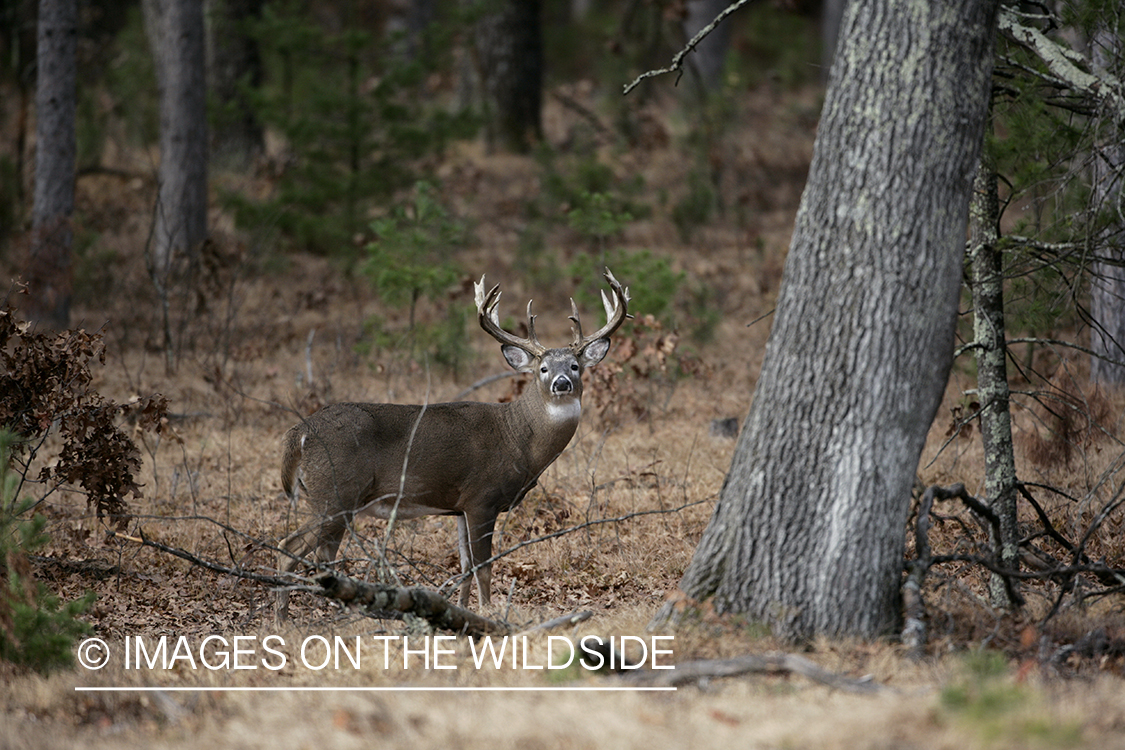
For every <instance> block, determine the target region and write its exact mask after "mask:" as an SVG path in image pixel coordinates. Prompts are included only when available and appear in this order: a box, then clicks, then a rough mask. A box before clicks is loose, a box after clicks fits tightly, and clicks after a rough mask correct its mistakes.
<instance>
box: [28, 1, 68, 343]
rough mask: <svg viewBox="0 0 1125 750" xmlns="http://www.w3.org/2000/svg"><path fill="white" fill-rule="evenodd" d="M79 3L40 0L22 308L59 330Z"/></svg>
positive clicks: (64, 303)
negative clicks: (25, 294) (26, 292)
mask: <svg viewBox="0 0 1125 750" xmlns="http://www.w3.org/2000/svg"><path fill="white" fill-rule="evenodd" d="M77 45H78V3H77V2H76V0H41V2H40V3H39V36H38V53H37V58H36V59H37V61H38V71H37V76H36V89H35V117H36V125H35V139H36V140H35V144H36V145H35V204H34V209H33V218H32V236H31V246H30V257H29V259H28V266H27V269H26V270H27V277H26V278H27V283H28V288H29V293H30V297H29V299H28V303H27V305H26V306H25V309H24V312H25V313H26V314H27V316H28V317H29V318H30V319H31V320H34V321H37V322H39V323H42V324H43V325H46V326H49V327H51V328H54V329H57V330H61V329H64V328H66V327H67V325H68V324H69V322H70V293H71V281H70V265H71V262H70V261H71V258H70V256H71V246H72V245H73V242H74V231H73V229H72V227H71V223H70V220H71V215H72V214H73V213H74V161H75V153H76V143H75V134H74V116H75V103H76V102H75V80H76V78H77V60H76V51H77Z"/></svg>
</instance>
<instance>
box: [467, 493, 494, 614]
mask: <svg viewBox="0 0 1125 750" xmlns="http://www.w3.org/2000/svg"><path fill="white" fill-rule="evenodd" d="M495 527H496V517H495V516H491V517H488V516H477V515H469V514H468V513H463V514H461V515H460V516H457V542H458V546H459V547H460V551H461V573H462V575H464V576H465V579H464V580H463V581H461V595H460V597H459V599H458V603H459V604H460V605H461V606H462V607H467V606H468V605H469V588H470V586H471V584H472V581H471V580H470V577H469V575H468V573H469V571H471V570H473V569H474V568H476V567H477V566H478V565H480V564H481V563H482V562H484V561H485V560H487V559H488V558H490V557H492V532H493V529H495ZM472 578H475V579H476V582H477V596H478V598H479V599H480V606H481V607H486V606H488V604H489V602H490V600H491V591H490V585H491V582H492V564H491V563H489V564H487V565H481V567H480V568H479V569H477V570H475V571H474V572H473V575H472Z"/></svg>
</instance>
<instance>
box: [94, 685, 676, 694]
mask: <svg viewBox="0 0 1125 750" xmlns="http://www.w3.org/2000/svg"><path fill="white" fill-rule="evenodd" d="M74 690H75V692H93V693H114V692H119V693H151V692H167V693H225V692H232V693H234V692H240V693H247V692H260V693H284V692H293V693H306V692H328V693H351V692H356V693H358V692H365V693H371V692H379V693H440V692H463V693H468V692H475V693H517V692H538V693H606V692H664V691H669V690H671V691H675V690H677V688H675V687H647V686H646V687H640V686H638V687H566V686H560V687H421V686H414V687H410V686H404V687H241V686H240V687H152V686H148V687H81V686H78V687H75V688H74Z"/></svg>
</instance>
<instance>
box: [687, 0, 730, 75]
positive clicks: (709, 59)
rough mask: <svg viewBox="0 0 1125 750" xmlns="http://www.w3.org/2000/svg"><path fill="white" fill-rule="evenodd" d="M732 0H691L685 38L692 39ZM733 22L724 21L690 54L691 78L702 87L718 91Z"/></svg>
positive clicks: (688, 65) (688, 58) (688, 61)
mask: <svg viewBox="0 0 1125 750" xmlns="http://www.w3.org/2000/svg"><path fill="white" fill-rule="evenodd" d="M730 4H731V0H689V2H687V3H686V4H685V14H684V22H683V26H684V38H685V41H686V40H687V39H691V38H692V37H694V36H695V35H696V34H698V33H699V30H700V29H702V28H703V27H704V26H706V25H707V24H709V23H711V22H712V21H714V20H715V17H716V16H718V15H719V14H720V13H722V12H723V10H725V9H726V7H727V6H728V5H730ZM730 34H731V25H730V22H729V19H728V20H726V21H723V23H721V24H719V25H718V26H716V27H715V29H714V30H713V31H712V32H711V33H710V34H708V35H707V36H705V37H704V38H703V40H702V41H701V42H700V43H699V45H698V46H696V48H695V50H694V51H693V52H692V53H691V54H690V55H688V57H687V68H688V70H689V71H690V74H691V75H690V78H691V79H692V81H693V82H695V83H696V85H697V86H698V87H699V89H700V90H702V91H704V92H710V91H715V90H716V89H718V88H719V86H720V85H721V84H722V82H723V67H724V64H725V63H726V59H727V50H728V49H730Z"/></svg>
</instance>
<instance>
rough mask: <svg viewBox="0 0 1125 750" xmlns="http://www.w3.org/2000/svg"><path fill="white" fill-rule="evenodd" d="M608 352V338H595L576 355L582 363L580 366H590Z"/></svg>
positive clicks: (599, 360)
mask: <svg viewBox="0 0 1125 750" xmlns="http://www.w3.org/2000/svg"><path fill="white" fill-rule="evenodd" d="M608 352H609V339H596V340H594V341H591V342H590V343H589V344H588V345H587V346H586V348H585V349H583V350H582V352H581V353H580V354H579V355H578V361H579V362H581V363H582V367H583V368H586V367H592V366H594V365H596V364H597V363H598V362H601V361H602V359H604V358H605V355H606V354H607V353H608Z"/></svg>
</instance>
